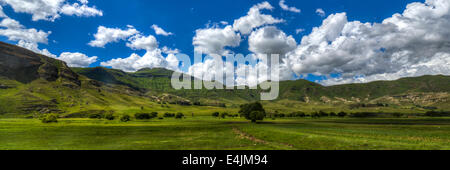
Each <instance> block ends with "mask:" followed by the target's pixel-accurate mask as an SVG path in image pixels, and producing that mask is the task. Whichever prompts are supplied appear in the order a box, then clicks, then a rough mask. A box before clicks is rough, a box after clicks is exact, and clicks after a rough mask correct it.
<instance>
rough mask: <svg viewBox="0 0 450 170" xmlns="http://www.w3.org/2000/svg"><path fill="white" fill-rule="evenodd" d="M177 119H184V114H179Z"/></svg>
mask: <svg viewBox="0 0 450 170" xmlns="http://www.w3.org/2000/svg"><path fill="white" fill-rule="evenodd" d="M175 118H176V119H182V118H184V114H183V113H177V115H176V116H175Z"/></svg>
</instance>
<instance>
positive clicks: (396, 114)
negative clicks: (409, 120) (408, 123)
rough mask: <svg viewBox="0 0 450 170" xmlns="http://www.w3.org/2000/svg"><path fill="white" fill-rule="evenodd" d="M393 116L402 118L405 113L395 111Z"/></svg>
mask: <svg viewBox="0 0 450 170" xmlns="http://www.w3.org/2000/svg"><path fill="white" fill-rule="evenodd" d="M392 116H394V117H396V118H400V117H402V116H403V114H401V113H393V114H392Z"/></svg>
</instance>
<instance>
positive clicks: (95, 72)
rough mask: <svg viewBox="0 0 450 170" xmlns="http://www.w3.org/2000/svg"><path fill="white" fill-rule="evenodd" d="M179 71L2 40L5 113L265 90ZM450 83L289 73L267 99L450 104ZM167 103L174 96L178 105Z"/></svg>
mask: <svg viewBox="0 0 450 170" xmlns="http://www.w3.org/2000/svg"><path fill="white" fill-rule="evenodd" d="M172 73H173V71H170V70H166V69H158V68H155V69H142V70H139V71H137V72H135V73H127V72H123V71H121V70H115V69H108V68H103V67H96V68H69V67H68V66H67V65H66V63H64V62H63V61H60V60H56V59H53V58H49V57H46V56H43V55H40V54H36V53H34V52H31V51H29V50H26V49H23V48H21V47H17V46H14V45H9V44H6V43H1V42H0V114H4V113H23V114H28V113H47V112H57V113H65V114H73V113H79V112H92V111H98V110H102V111H105V110H106V111H116V112H121V113H127V112H130V113H134V112H136V111H137V110H140V109H142V108H145V109H148V110H149V111H153V110H161V111H167V110H173V111H177V110H180V109H181V110H185V108H186V107H184V106H185V105H192V104H195V105H202V106H218V107H224V106H227V107H229V108H235V109H236V108H238V106H239V104H242V103H246V102H250V101H256V100H259V98H260V97H259V95H260V93H261V90H250V89H246V90H206V89H201V90H175V89H173V88H172V87H171V83H170V78H171V75H172ZM449 85H450V77H449V76H422V77H414V78H403V79H400V80H396V81H378V82H371V83H366V84H347V85H338V86H330V87H325V86H322V85H320V84H317V83H313V82H309V81H306V80H296V81H284V82H280V97H279V99H278V100H276V101H269V102H265V104H267V106H268V107H269V108H273V110H277V109H280V110H302V109H304V108H306V107H309V108H310V109H309V110H314V109H315V108H322V107H326V108H331V109H332V108H339V109H352V108H359V107H367V106H370V107H374V106H375V107H376V106H379V104H382V105H381V106H383V107H385V106H386V105H389V106H390V107H392V108H396V109H416V110H417V108H419V109H422V110H423V109H424V108H428V109H429V108H438V109H450V95H449V93H450V86H449ZM162 103H170V104H172V105H171V108H170V109H169V108H168V107H166V106H165V105H164V104H162ZM189 108H190V109H192V108H193V106H191V107H189ZM145 109H144V110H145ZM198 109H200V110H201V111H204V112H207V111H208V109H207V108H198ZM209 109H211V108H209ZM377 109H378V111H379V110H380V108H376V109H375V111H377ZM306 110H308V109H306ZM381 110H384V108H381Z"/></svg>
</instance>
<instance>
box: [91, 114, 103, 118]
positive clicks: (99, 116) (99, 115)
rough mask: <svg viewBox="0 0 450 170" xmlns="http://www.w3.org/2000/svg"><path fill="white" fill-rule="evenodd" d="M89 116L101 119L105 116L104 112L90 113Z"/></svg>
mask: <svg viewBox="0 0 450 170" xmlns="http://www.w3.org/2000/svg"><path fill="white" fill-rule="evenodd" d="M89 118H91V119H101V118H103V114H100V113H94V114H90V115H89Z"/></svg>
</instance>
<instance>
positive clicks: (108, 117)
mask: <svg viewBox="0 0 450 170" xmlns="http://www.w3.org/2000/svg"><path fill="white" fill-rule="evenodd" d="M105 119H106V120H114V119H116V117H114V115H113V114H112V113H108V114H106V115H105Z"/></svg>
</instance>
